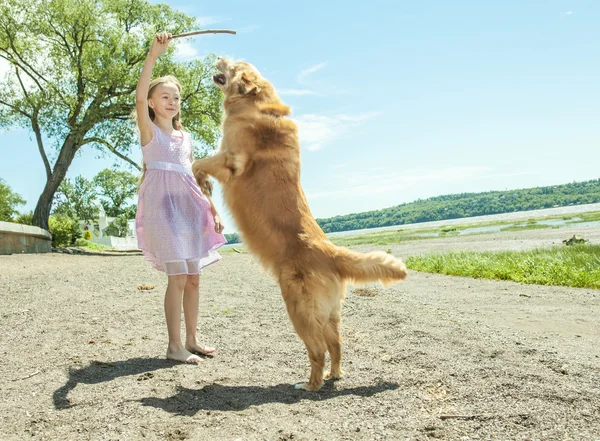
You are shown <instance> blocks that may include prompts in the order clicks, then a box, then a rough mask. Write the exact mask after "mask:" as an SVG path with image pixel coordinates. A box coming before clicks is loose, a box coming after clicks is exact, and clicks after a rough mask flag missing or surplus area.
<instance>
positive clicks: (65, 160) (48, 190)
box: [33, 134, 81, 230]
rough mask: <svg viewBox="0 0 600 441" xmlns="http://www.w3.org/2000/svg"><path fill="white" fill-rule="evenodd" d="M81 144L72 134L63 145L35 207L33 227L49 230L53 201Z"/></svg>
mask: <svg viewBox="0 0 600 441" xmlns="http://www.w3.org/2000/svg"><path fill="white" fill-rule="evenodd" d="M80 144H81V142H77V141H76V140H75V137H74V136H73V135H72V134H69V135H68V136H67V138H66V139H65V142H64V143H63V145H62V147H61V149H60V153H59V155H58V159H57V160H56V164H54V169H53V170H52V173H51V174H50V176H49V177H48V180H47V181H46V186H45V187H44V191H42V194H41V195H40V198H39V199H38V203H37V205H36V206H35V211H34V212H33V225H35V226H36V227H40V228H43V229H44V230H48V218H49V217H50V210H51V209H52V201H53V200H54V193H56V190H57V189H58V186H59V185H60V183H61V182H62V181H63V179H65V176H66V174H67V170H69V167H70V166H71V162H73V158H74V157H75V153H77V149H78V148H79V145H80Z"/></svg>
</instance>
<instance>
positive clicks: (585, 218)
mask: <svg viewBox="0 0 600 441" xmlns="http://www.w3.org/2000/svg"><path fill="white" fill-rule="evenodd" d="M577 217H578V218H580V219H581V220H576V221H573V222H572V223H574V224H575V223H579V222H593V221H600V211H592V212H589V213H582V214H579V215H577Z"/></svg>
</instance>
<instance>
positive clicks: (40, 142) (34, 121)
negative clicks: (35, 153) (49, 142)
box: [31, 109, 52, 179]
mask: <svg viewBox="0 0 600 441" xmlns="http://www.w3.org/2000/svg"><path fill="white" fill-rule="evenodd" d="M38 112H39V109H36V110H35V112H34V115H33V118H31V128H32V129H33V131H34V133H35V139H36V141H37V145H38V150H39V151H40V155H41V157H42V161H43V162H44V168H45V169H46V178H47V179H50V176H51V175H52V168H51V167H50V161H48V156H47V155H46V149H45V148H44V141H43V140H42V131H41V130H40V125H39V124H38V119H37V117H38Z"/></svg>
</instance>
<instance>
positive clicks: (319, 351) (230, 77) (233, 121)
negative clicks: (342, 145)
mask: <svg viewBox="0 0 600 441" xmlns="http://www.w3.org/2000/svg"><path fill="white" fill-rule="evenodd" d="M217 68H218V69H219V70H220V71H221V72H222V73H221V74H217V75H215V76H214V82H215V84H216V85H217V86H218V87H220V88H221V89H222V90H223V92H224V94H225V100H224V103H223V107H224V110H225V116H224V120H223V140H222V142H221V146H220V149H219V151H218V152H217V153H216V154H215V155H214V156H211V157H208V158H205V159H201V160H198V161H195V162H194V164H193V166H192V168H193V171H194V175H195V176H196V179H197V180H198V182H201V183H202V182H204V181H205V180H206V178H207V175H210V176H213V177H214V178H216V179H217V180H218V181H219V182H220V183H221V184H222V188H223V196H224V201H225V203H226V205H227V206H228V208H229V210H230V211H231V213H232V214H233V217H234V218H235V221H236V223H237V226H238V228H239V230H240V233H241V234H242V237H243V239H244V243H245V244H246V245H247V247H248V249H249V250H250V252H252V253H253V254H255V255H256V256H258V258H259V259H260V260H261V262H262V264H263V265H264V266H265V267H266V268H267V269H268V270H270V271H271V272H272V274H273V275H274V277H275V278H276V280H277V281H278V282H279V286H280V288H281V293H282V295H283V299H284V300H285V304H286V307H287V311H288V314H289V317H290V319H291V321H292V323H293V325H294V329H295V330H296V332H297V333H298V335H299V336H300V338H301V339H302V340H303V341H304V344H305V345H306V349H307V350H308V357H309V360H310V364H311V374H310V380H309V381H308V383H301V384H299V385H298V386H297V387H301V388H303V389H307V390H316V389H319V388H320V387H321V386H322V384H323V368H324V365H325V352H326V351H329V355H330V358H331V369H330V372H329V375H328V378H339V377H340V376H341V375H342V369H341V358H342V353H341V341H342V340H341V337H340V313H341V309H342V301H343V299H344V296H345V291H346V287H345V282H346V281H350V282H352V283H365V282H371V281H377V280H379V281H381V282H382V283H383V284H389V283H393V282H398V281H401V280H403V279H404V278H405V277H406V267H405V266H404V264H403V263H402V261H400V260H399V259H396V258H395V257H393V256H390V255H388V254H386V253H383V252H372V253H367V254H361V253H356V252H353V251H350V250H348V249H346V248H341V247H338V246H335V245H333V244H332V243H331V242H330V241H329V240H328V239H327V237H326V236H325V234H324V233H323V231H322V230H321V228H320V227H319V226H318V224H317V223H316V221H315V220H314V218H313V216H312V214H311V212H310V209H309V208H308V203H307V202H306V198H305V196H304V192H303V191H302V188H301V187H300V145H299V142H298V136H297V130H296V125H295V124H294V122H293V121H291V120H290V119H288V118H286V117H287V116H288V115H289V114H290V108H289V107H288V106H286V105H285V104H283V103H282V102H281V100H280V99H279V97H278V96H277V93H276V91H275V89H274V88H273V86H272V85H271V84H270V83H269V82H268V81H267V80H265V79H264V78H263V77H262V76H261V75H260V73H259V72H258V71H257V70H256V68H254V66H252V65H250V64H248V63H244V62H238V63H233V62H231V61H229V60H226V59H219V60H218V61H217Z"/></svg>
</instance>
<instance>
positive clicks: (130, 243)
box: [92, 236, 138, 251]
mask: <svg viewBox="0 0 600 441" xmlns="http://www.w3.org/2000/svg"><path fill="white" fill-rule="evenodd" d="M92 242H94V243H97V244H100V245H106V246H107V247H113V248H114V249H115V250H119V251H132V250H137V249H138V244H137V237H132V236H129V237H113V236H104V237H94V239H93V240H92Z"/></svg>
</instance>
